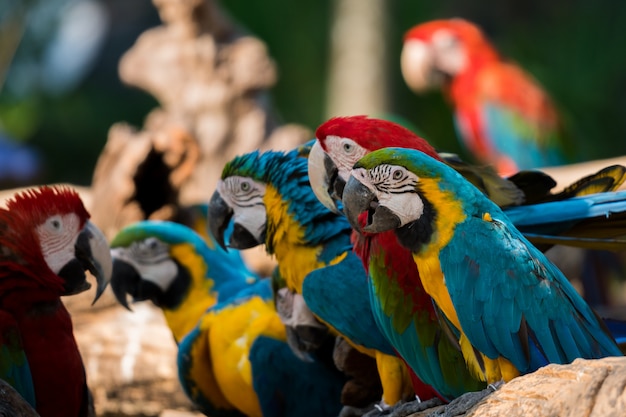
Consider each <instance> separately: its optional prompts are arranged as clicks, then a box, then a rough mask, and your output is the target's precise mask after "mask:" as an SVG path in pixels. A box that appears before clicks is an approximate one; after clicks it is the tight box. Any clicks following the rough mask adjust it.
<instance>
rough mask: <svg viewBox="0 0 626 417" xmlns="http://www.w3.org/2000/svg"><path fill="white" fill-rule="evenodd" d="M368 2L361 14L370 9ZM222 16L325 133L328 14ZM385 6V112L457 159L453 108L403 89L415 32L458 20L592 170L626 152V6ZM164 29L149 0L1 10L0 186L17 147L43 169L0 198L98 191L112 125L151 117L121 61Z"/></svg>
mask: <svg viewBox="0 0 626 417" xmlns="http://www.w3.org/2000/svg"><path fill="white" fill-rule="evenodd" d="M362 3H363V4H362V7H367V1H363V2H362ZM220 4H221V6H222V7H223V8H224V9H226V10H227V11H228V12H229V13H230V14H231V16H232V17H233V18H235V19H236V20H237V21H238V22H239V23H241V24H242V25H243V26H245V27H246V28H247V29H248V30H249V31H250V32H252V33H253V34H255V35H256V36H258V37H259V38H260V39H262V40H264V41H265V42H266V43H267V45H268V48H269V51H270V55H271V56H272V57H273V58H274V60H275V61H276V63H277V65H278V69H279V81H278V84H277V85H276V87H275V88H274V89H273V91H272V96H273V101H274V104H275V107H276V109H277V110H278V112H279V114H280V116H281V117H282V119H283V121H284V122H294V123H300V124H304V125H306V126H308V127H310V128H311V129H314V128H315V127H316V126H317V125H318V124H319V123H321V122H322V121H324V120H325V117H326V116H325V114H326V113H325V105H326V97H325V93H326V92H325V85H326V81H327V78H328V77H327V69H328V64H329V63H328V59H329V31H330V24H331V15H332V13H333V6H334V2H333V1H330V0H317V1H300V2H295V1H294V2H287V1H283V0H264V1H250V0H224V1H222V2H221V3H220ZM386 4H387V7H388V13H389V16H390V17H389V21H390V23H389V32H388V33H387V40H388V41H387V43H388V45H387V47H388V48H389V51H390V53H389V56H391V57H394V58H393V59H390V60H389V62H387V63H386V65H388V68H389V74H390V80H389V88H390V97H391V103H390V109H389V111H391V112H393V113H396V114H399V115H401V116H404V117H406V118H407V119H409V120H410V121H411V122H413V123H415V124H416V125H417V126H419V128H420V130H421V131H422V132H423V133H424V134H425V136H426V137H427V138H428V139H429V140H431V141H432V142H433V143H434V144H435V146H437V147H438V148H440V149H444V150H448V151H454V152H461V150H460V148H459V145H458V143H457V141H456V139H455V136H454V131H453V126H452V121H451V120H452V119H451V115H450V111H449V108H448V106H447V105H446V103H445V102H444V101H443V99H442V97H441V94H440V93H438V92H433V93H431V94H428V95H426V96H421V97H417V96H415V95H414V94H413V93H411V92H410V91H409V90H408V88H407V87H406V86H405V84H404V82H403V80H402V78H401V75H400V70H399V54H400V48H401V40H402V36H403V34H404V32H405V31H406V30H407V29H408V28H410V27H411V26H412V25H414V24H416V23H419V22H422V21H425V20H429V19H434V18H442V17H454V16H459V17H465V18H467V19H470V20H472V21H474V22H476V23H478V24H479V25H480V26H482V27H483V28H484V30H485V31H486V33H487V34H488V35H489V37H490V38H491V39H492V40H493V42H494V43H495V44H496V46H497V47H498V49H499V50H500V51H501V52H502V54H503V55H505V56H507V57H509V58H511V59H513V60H515V61H517V62H518V63H520V64H521V65H522V66H524V67H525V68H526V69H527V70H529V71H530V72H531V73H532V74H533V75H534V76H535V77H536V78H537V79H538V80H539V81H540V82H541V83H542V84H543V85H544V86H545V87H546V89H547V90H548V91H549V92H550V93H551V94H552V96H553V97H554V99H555V101H556V102H557V103H558V105H559V107H560V109H561V110H562V112H563V115H564V118H565V121H566V123H567V125H568V128H569V129H570V131H572V132H573V133H574V135H575V137H576V141H577V144H578V145H579V146H580V147H581V148H582V150H583V153H584V155H586V156H587V158H588V159H597V158H603V157H611V156H617V155H624V154H626V95H625V94H624V93H625V92H626V2H625V1H622V0H550V1H542V0H523V1H522V0H502V1H499V2H493V1H486V0H440V1H436V2H435V1H401V0H389V1H387V3H386ZM158 24H159V18H158V15H157V13H156V9H155V8H154V6H153V5H152V3H151V1H149V0H99V1H97V0H3V1H2V2H0V82H2V84H1V85H2V90H1V91H0V177H2V175H3V173H4V170H3V167H4V168H6V167H8V166H9V165H10V164H11V163H13V164H17V162H16V161H22V159H19V158H17V157H13V156H12V155H14V154H12V153H11V152H15V145H14V144H15V143H17V144H18V145H17V146H18V148H19V149H21V150H24V149H27V150H29V151H31V150H32V152H33V154H34V157H33V158H32V159H30V160H29V159H24V161H31V162H32V163H33V164H35V165H38V166H41V169H40V170H39V171H37V172H36V173H28V174H29V175H24V174H23V175H21V176H20V175H13V176H11V175H8V176H7V175H5V176H4V177H3V178H1V179H0V187H8V186H14V185H20V184H21V183H33V182H60V181H68V182H72V183H75V184H80V185H87V184H89V183H90V182H91V175H92V172H93V167H94V164H95V162H96V160H97V157H98V154H99V153H100V151H101V150H102V147H103V146H104V143H105V141H106V137H107V131H108V129H109V127H110V126H111V124H113V123H115V122H118V121H126V122H129V123H131V124H133V125H135V126H141V124H142V121H143V118H144V117H145V115H146V114H147V113H148V112H149V111H150V109H152V108H153V107H155V106H157V103H156V101H155V100H154V99H153V98H152V97H150V96H148V95H147V94H145V93H143V92H141V91H138V90H136V89H132V88H129V87H127V86H124V85H122V84H121V82H120V81H119V79H118V75H117V63H118V61H119V58H120V56H121V55H122V54H123V53H124V51H126V50H127V49H129V48H130V47H131V46H132V44H133V43H134V41H135V40H136V38H137V36H138V35H139V34H140V33H141V32H143V31H144V30H146V29H147V28H149V27H152V26H156V25H158ZM77 39H78V40H81V42H75V41H76V40H77ZM63 48H65V49H63ZM13 52H14V53H13ZM7 138H9V139H7ZM4 140H11V141H13V142H10V143H13V145H11V146H12V147H8V148H6V149H5V147H3V145H2V141H4ZM20 155H21V154H20ZM3 156H4V157H3ZM23 164H26V162H23ZM18 165H19V164H18ZM24 166H25V165H24ZM17 168H19V167H17ZM17 168H16V169H17ZM7 169H8V168H7ZM5 170H6V169H5Z"/></svg>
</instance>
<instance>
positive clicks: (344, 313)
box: [209, 148, 438, 407]
mask: <svg viewBox="0 0 626 417" xmlns="http://www.w3.org/2000/svg"><path fill="white" fill-rule="evenodd" d="M304 156H306V152H305V153H303V150H302V148H300V149H295V150H293V151H290V152H274V151H268V152H265V153H260V152H258V151H256V152H251V153H247V154H244V155H240V156H237V157H235V158H234V159H232V160H231V161H230V162H228V163H227V164H226V166H225V167H224V169H223V171H222V177H221V180H220V181H218V184H217V189H216V191H215V192H214V194H213V196H212V197H211V202H210V207H211V208H210V212H209V227H210V229H211V231H212V233H213V235H214V236H215V237H216V238H217V239H218V241H219V242H220V243H221V244H223V245H224V244H225V243H224V242H225V241H224V238H223V230H224V228H225V227H226V225H228V224H229V223H231V221H232V222H234V226H233V232H232V235H231V236H230V239H229V242H228V245H229V246H230V247H232V248H237V249H245V248H250V247H254V246H257V245H261V244H265V248H266V251H267V252H268V253H269V254H271V255H274V256H275V257H276V260H277V263H278V272H279V274H280V276H281V277H282V279H284V280H285V283H286V286H287V288H288V289H289V290H291V291H293V292H295V293H297V294H300V295H301V296H302V297H303V299H304V301H305V303H306V305H307V306H308V307H309V308H310V310H311V311H312V312H313V313H314V314H315V316H316V317H317V318H318V319H320V320H321V321H322V322H323V323H324V324H326V325H328V326H329V327H330V328H331V329H332V330H333V332H334V333H335V334H339V335H341V336H342V337H344V338H345V339H346V340H347V341H348V342H349V343H350V344H351V345H352V346H353V347H355V348H356V349H358V350H361V351H362V352H364V353H366V354H369V355H370V356H372V357H374V358H376V361H377V365H378V367H379V376H380V379H381V383H382V387H383V400H384V403H386V404H389V405H391V404H394V403H396V402H398V401H399V400H400V399H402V397H403V396H405V393H406V391H407V389H406V385H409V386H410V384H405V382H404V381H405V380H406V379H407V376H406V367H405V365H404V364H402V363H401V361H400V360H399V359H398V358H397V357H396V354H395V352H394V350H393V349H392V347H391V345H390V344H389V342H388V341H387V340H386V339H385V338H384V337H383V335H382V334H381V333H380V331H379V330H378V327H377V326H376V323H375V321H374V318H373V316H372V311H371V309H370V306H369V302H368V301H367V300H368V299H369V294H368V290H367V286H366V273H365V270H364V269H363V266H362V264H361V263H360V261H359V260H358V258H356V256H355V255H354V253H353V252H352V244H351V243H350V234H351V228H350V225H349V224H348V222H347V220H346V219H345V218H344V217H343V216H340V215H337V214H335V213H332V212H331V211H329V210H328V209H326V208H325V207H324V206H323V205H322V204H320V202H319V201H318V200H317V199H316V197H315V195H314V194H313V192H312V190H311V186H310V184H309V178H308V175H307V158H305V157H304ZM305 336H306V335H305ZM414 389H415V391H416V394H417V395H418V396H420V398H423V399H428V398H433V397H434V396H437V395H438V393H436V391H435V390H433V389H432V387H430V386H427V385H425V384H423V383H422V382H421V381H419V382H418V381H414ZM374 394H375V393H373V394H372V396H373V395H374ZM376 395H379V393H378V394H376ZM378 399H380V398H378ZM372 400H376V399H375V398H373V399H372ZM362 406H363V405H361V407H362Z"/></svg>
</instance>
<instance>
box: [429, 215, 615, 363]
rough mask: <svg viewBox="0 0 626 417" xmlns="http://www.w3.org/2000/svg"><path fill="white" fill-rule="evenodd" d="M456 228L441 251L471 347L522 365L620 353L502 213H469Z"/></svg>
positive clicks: (561, 278)
mask: <svg viewBox="0 0 626 417" xmlns="http://www.w3.org/2000/svg"><path fill="white" fill-rule="evenodd" d="M455 234H456V239H455V240H454V241H453V242H452V243H450V244H449V245H448V246H446V247H445V248H444V249H443V250H442V252H441V254H440V259H441V264H442V269H443V273H444V276H445V279H446V286H447V287H448V290H449V292H450V296H451V298H452V302H453V304H454V307H455V309H456V312H457V314H458V317H459V321H460V323H461V327H462V329H463V331H464V332H465V334H466V335H467V336H468V338H469V340H470V341H471V342H472V344H473V345H474V346H475V347H476V348H478V350H480V351H481V352H483V353H484V354H486V355H487V356H488V357H490V358H496V357H499V356H503V357H505V358H507V359H508V360H509V361H511V362H512V363H513V364H514V365H515V366H516V367H517V368H518V369H519V370H520V371H521V372H529V371H533V370H535V369H536V368H537V367H539V366H542V365H544V364H545V363H546V360H547V362H550V363H569V362H571V361H572V360H574V359H575V358H578V357H583V358H596V357H602V356H608V355H620V354H621V353H620V351H619V349H618V348H617V346H616V345H615V342H614V340H613V339H612V338H611V336H610V335H608V334H607V332H606V331H605V328H603V327H602V326H601V325H599V324H598V321H597V318H596V315H595V313H594V312H593V311H592V310H591V308H590V307H589V306H588V305H587V304H586V303H585V302H584V301H583V299H582V297H581V296H580V295H579V294H578V293H577V292H576V290H575V289H574V288H573V287H572V286H571V284H570V283H569V282H568V281H567V279H566V278H565V276H563V274H562V273H561V272H560V271H559V270H558V269H557V268H556V267H555V266H554V265H552V264H551V263H550V262H549V261H548V260H547V259H546V258H545V257H544V256H543V254H542V253H541V252H540V251H539V250H538V249H536V248H535V247H534V246H532V245H531V244H530V243H529V242H528V241H526V240H525V239H524V237H523V236H522V235H521V233H520V232H519V231H517V230H516V229H515V228H513V227H511V226H510V223H509V222H508V221H507V220H506V219H505V218H504V217H503V218H502V219H493V220H491V221H486V220H483V219H480V218H476V217H471V218H470V219H469V220H467V221H465V222H463V223H462V224H460V225H458V226H457V228H456V231H455ZM481 242H491V243H490V244H489V246H486V245H484V244H481Z"/></svg>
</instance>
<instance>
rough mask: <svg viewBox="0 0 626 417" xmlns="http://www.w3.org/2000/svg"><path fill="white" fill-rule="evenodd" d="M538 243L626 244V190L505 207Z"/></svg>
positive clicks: (609, 246)
mask: <svg viewBox="0 0 626 417" xmlns="http://www.w3.org/2000/svg"><path fill="white" fill-rule="evenodd" d="M504 212H505V213H506V215H507V217H508V218H509V219H510V220H511V222H512V223H513V224H514V225H515V227H517V228H518V229H519V230H520V231H521V232H522V233H524V236H526V238H527V239H528V240H530V241H531V242H533V244H535V245H539V244H541V245H545V244H548V245H550V244H563V245H569V246H578V247H583V248H590V249H610V250H618V249H624V248H625V247H626V191H616V192H603V193H597V194H590V195H585V196H581V197H572V198H569V199H567V200H562V201H555V202H548V203H540V204H533V205H526V206H520V207H514V208H509V209H506V210H505V211H504Z"/></svg>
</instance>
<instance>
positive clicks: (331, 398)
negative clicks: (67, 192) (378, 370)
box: [111, 221, 345, 417]
mask: <svg viewBox="0 0 626 417" xmlns="http://www.w3.org/2000/svg"><path fill="white" fill-rule="evenodd" d="M206 237H208V239H205V238H206ZM205 238H203V237H201V236H200V235H199V234H197V233H195V232H194V231H193V230H191V229H189V228H188V227H186V226H184V225H181V224H177V223H173V222H158V221H143V222H138V223H135V224H132V225H130V226H127V227H125V228H124V229H122V230H121V231H120V232H119V233H118V235H117V236H116V237H115V238H114V239H113V241H112V242H111V247H112V250H111V252H112V255H113V259H114V261H113V278H112V281H111V285H112V287H113V290H114V293H115V295H116V297H117V299H118V300H119V302H120V303H121V304H122V305H125V306H128V304H127V300H126V297H127V295H128V294H130V295H131V296H132V297H133V299H134V300H135V301H141V300H151V301H152V302H153V303H154V304H155V305H157V306H158V307H160V308H161V309H162V310H163V313H164V316H165V319H166V322H167V324H168V326H169V328H170V330H171V331H172V334H173V336H174V339H175V340H176V343H177V344H178V370H179V380H180V382H181V385H182V386H183V389H184V390H185V392H186V394H187V395H188V396H189V398H190V399H191V400H192V401H193V402H194V404H196V405H197V406H198V407H199V408H200V409H201V410H202V412H204V413H206V414H207V415H211V416H220V415H226V416H231V415H232V416H238V415H246V416H257V417H260V416H266V417H267V416H302V415H305V416H306V415H309V416H319V415H336V414H337V413H338V412H339V411H340V408H341V404H340V395H341V389H342V387H343V383H344V381H345V379H344V378H343V376H342V375H341V374H340V373H338V372H337V371H336V370H334V369H332V368H331V367H328V366H327V365H325V364H321V363H319V362H315V361H310V362H304V361H302V360H300V359H299V358H297V357H296V356H295V355H294V354H293V352H292V351H291V349H290V348H289V346H288V345H287V344H286V343H285V329H284V326H283V324H282V323H281V322H280V319H279V317H278V315H277V313H276V310H275V308H274V303H273V299H272V288H271V283H270V281H269V280H268V279H260V278H259V277H258V276H257V275H256V274H254V273H253V272H251V271H250V270H249V269H248V268H247V266H246V265H245V264H244V263H243V261H242V259H241V256H240V254H239V253H237V252H226V251H224V250H223V249H222V248H221V247H219V246H218V245H217V243H216V242H215V241H214V240H213V239H212V238H211V237H210V235H208V234H207V235H206V236H205ZM302 392H306V393H307V396H306V397H302V395H301V393H302Z"/></svg>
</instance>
